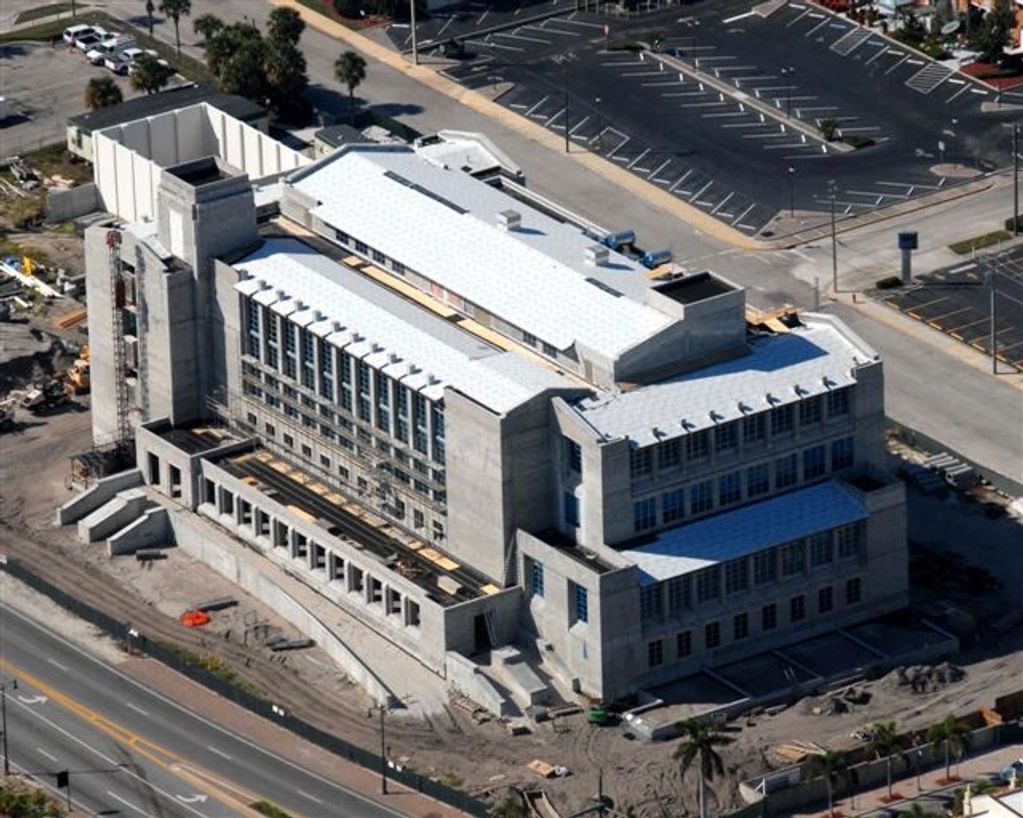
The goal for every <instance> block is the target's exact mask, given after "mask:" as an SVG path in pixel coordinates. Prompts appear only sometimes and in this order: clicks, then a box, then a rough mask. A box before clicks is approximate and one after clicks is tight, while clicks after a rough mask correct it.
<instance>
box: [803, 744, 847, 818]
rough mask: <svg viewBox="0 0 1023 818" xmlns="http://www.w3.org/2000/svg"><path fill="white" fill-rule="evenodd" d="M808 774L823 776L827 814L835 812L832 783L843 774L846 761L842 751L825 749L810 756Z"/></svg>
mask: <svg viewBox="0 0 1023 818" xmlns="http://www.w3.org/2000/svg"><path fill="white" fill-rule="evenodd" d="M809 766H810V774H811V775H821V776H823V777H824V785H825V786H826V787H827V788H828V815H829V816H831V815H834V813H835V800H834V790H833V785H834V784H835V782H836V781H837V780H838V779H839V778H842V777H843V776H844V775H845V770H846V767H847V766H848V762H847V761H846V759H845V756H844V755H843V754H842V753H839V752H838V751H836V750H825V751H824V752H823V753H821V754H820V755H814V756H811V757H810V765H809Z"/></svg>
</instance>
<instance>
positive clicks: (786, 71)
mask: <svg viewBox="0 0 1023 818" xmlns="http://www.w3.org/2000/svg"><path fill="white" fill-rule="evenodd" d="M795 73H796V69H795V66H791V65H788V66H786V67H784V68H782V70H781V75H782V76H783V77H785V78H788V77H791V76H792V75H793V74H795ZM785 116H787V117H789V118H791V117H792V85H791V84H788V83H786V85H785Z"/></svg>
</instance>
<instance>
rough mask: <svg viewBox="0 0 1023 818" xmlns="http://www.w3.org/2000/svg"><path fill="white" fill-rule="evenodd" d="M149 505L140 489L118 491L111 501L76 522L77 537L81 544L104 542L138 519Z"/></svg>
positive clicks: (147, 498) (147, 499)
mask: <svg viewBox="0 0 1023 818" xmlns="http://www.w3.org/2000/svg"><path fill="white" fill-rule="evenodd" d="M149 504H150V500H149V497H147V496H146V493H145V492H144V491H143V490H142V489H140V488H131V489H126V490H124V491H120V492H118V493H117V494H116V495H115V496H114V499H113V500H110V501H109V502H107V503H104V504H103V505H102V506H100V507H99V508H98V509H96V510H95V511H94V512H92V513H91V514H89V515H88V516H87V517H85V518H83V519H81V520H79V521H78V537H79V539H81V540H82V542H96V541H97V540H104V539H106V538H107V537H109V536H110V535H111V534H114V533H116V532H118V531H120V530H121V529H122V528H124V527H126V526H127V525H128V524H129V523H132V522H134V521H135V520H136V519H138V517H140V516H141V515H142V513H143V512H144V511H145V510H146V508H148V507H149Z"/></svg>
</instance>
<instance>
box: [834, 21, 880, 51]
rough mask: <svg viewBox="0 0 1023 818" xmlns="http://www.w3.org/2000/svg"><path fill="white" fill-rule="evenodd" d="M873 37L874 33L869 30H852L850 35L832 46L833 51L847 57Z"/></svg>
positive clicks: (841, 38)
mask: <svg viewBox="0 0 1023 818" xmlns="http://www.w3.org/2000/svg"><path fill="white" fill-rule="evenodd" d="M871 36H872V32H871V31H870V29H869V28H852V29H851V30H850V31H849V33H848V34H844V35H842V36H841V37H839V38H838V39H837V40H835V42H833V43H832V44H831V50H832V51H835V52H837V53H839V54H841V55H842V56H843V57H847V56H849V55H850V54H851V53H852V52H853V51H855V50H856V49H857V48H859V47H860V46H861V45H863V44H864V43H865V42H866V41H867V40H869V39H870V38H871Z"/></svg>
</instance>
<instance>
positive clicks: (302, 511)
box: [288, 505, 316, 523]
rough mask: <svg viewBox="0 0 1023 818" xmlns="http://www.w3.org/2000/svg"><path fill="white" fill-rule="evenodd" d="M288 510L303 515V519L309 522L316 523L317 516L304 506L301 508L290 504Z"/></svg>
mask: <svg viewBox="0 0 1023 818" xmlns="http://www.w3.org/2000/svg"><path fill="white" fill-rule="evenodd" d="M288 510H289V511H291V512H293V513H294V514H297V515H298V516H299V517H301V518H302V519H303V520H305V521H306V522H308V523H315V522H316V518H315V517H314V516H313V515H312V514H310V513H309V512H308V511H306V510H305V509H304V508H299V507H298V506H290V505H289V506H288Z"/></svg>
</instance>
